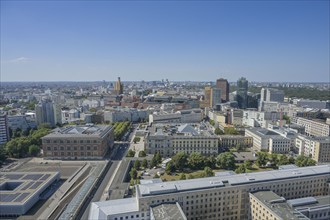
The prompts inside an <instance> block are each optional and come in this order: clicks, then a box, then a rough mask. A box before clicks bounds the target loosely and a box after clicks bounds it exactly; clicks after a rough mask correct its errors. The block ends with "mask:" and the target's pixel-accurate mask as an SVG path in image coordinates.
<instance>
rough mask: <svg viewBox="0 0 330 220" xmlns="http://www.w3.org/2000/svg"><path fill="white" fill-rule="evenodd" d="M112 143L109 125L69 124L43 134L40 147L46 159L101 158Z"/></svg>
mask: <svg viewBox="0 0 330 220" xmlns="http://www.w3.org/2000/svg"><path fill="white" fill-rule="evenodd" d="M113 143H114V134H113V128H112V127H111V126H95V125H86V126H69V127H64V128H57V129H54V130H53V131H52V132H51V133H50V134H48V135H46V136H44V137H43V138H42V149H43V156H44V158H47V159H102V158H103V157H104V155H105V154H106V152H107V151H109V150H111V149H112V147H113Z"/></svg>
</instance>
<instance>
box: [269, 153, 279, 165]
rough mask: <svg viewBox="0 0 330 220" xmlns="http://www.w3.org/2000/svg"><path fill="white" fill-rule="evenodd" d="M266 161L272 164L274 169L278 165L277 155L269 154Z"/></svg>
mask: <svg viewBox="0 0 330 220" xmlns="http://www.w3.org/2000/svg"><path fill="white" fill-rule="evenodd" d="M268 160H269V162H270V163H271V164H272V166H273V167H276V166H277V164H278V155H277V154H274V153H272V154H269V155H268Z"/></svg>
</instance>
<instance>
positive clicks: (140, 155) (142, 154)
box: [139, 150, 147, 157]
mask: <svg viewBox="0 0 330 220" xmlns="http://www.w3.org/2000/svg"><path fill="white" fill-rule="evenodd" d="M145 156H147V154H146V152H145V151H144V150H141V151H140V152H139V157H145Z"/></svg>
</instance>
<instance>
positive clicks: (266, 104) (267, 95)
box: [259, 88, 284, 111]
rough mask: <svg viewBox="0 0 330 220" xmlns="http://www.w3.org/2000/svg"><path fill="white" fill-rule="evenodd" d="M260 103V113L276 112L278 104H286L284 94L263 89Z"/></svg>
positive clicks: (280, 91)
mask: <svg viewBox="0 0 330 220" xmlns="http://www.w3.org/2000/svg"><path fill="white" fill-rule="evenodd" d="M260 93H261V95H260V102H259V111H276V110H278V109H279V106H278V103H282V102H284V92H283V91H282V90H278V89H273V88H262V89H261V92H260Z"/></svg>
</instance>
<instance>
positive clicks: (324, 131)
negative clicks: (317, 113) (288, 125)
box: [297, 117, 330, 137]
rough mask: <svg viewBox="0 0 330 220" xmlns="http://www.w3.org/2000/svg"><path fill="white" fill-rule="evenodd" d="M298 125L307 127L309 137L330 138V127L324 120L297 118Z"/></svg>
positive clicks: (306, 131)
mask: <svg viewBox="0 0 330 220" xmlns="http://www.w3.org/2000/svg"><path fill="white" fill-rule="evenodd" d="M297 124H298V125H301V126H303V127H305V134H306V135H308V136H314V137H319V136H330V125H329V124H326V123H325V122H324V121H322V120H316V119H314V120H310V119H307V118H301V117H297Z"/></svg>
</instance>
